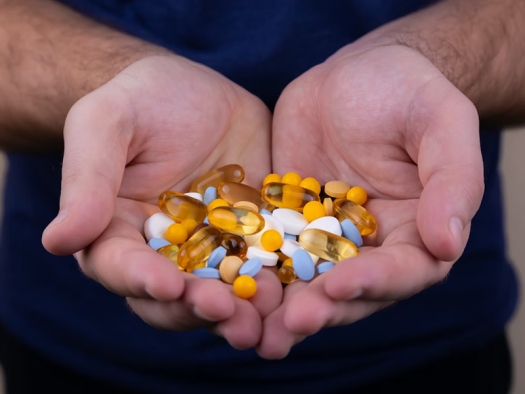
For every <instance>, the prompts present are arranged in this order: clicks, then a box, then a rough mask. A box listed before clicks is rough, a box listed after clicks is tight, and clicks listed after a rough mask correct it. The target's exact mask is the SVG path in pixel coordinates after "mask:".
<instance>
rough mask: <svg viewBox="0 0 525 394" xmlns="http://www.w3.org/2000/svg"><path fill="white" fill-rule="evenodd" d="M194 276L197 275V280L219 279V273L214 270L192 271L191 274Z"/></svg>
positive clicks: (207, 268) (199, 269)
mask: <svg viewBox="0 0 525 394" xmlns="http://www.w3.org/2000/svg"><path fill="white" fill-rule="evenodd" d="M192 273H193V274H194V275H197V276H198V277H199V278H203V279H220V278H221V274H220V273H219V270H218V269H216V268H209V267H205V268H198V269H196V270H193V272H192Z"/></svg>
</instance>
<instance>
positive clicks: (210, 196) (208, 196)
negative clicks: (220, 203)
mask: <svg viewBox="0 0 525 394" xmlns="http://www.w3.org/2000/svg"><path fill="white" fill-rule="evenodd" d="M216 199H217V188H215V187H213V186H209V187H207V188H206V191H205V192H204V196H203V198H202V202H203V203H204V204H206V205H209V204H210V202H212V201H213V200H216Z"/></svg>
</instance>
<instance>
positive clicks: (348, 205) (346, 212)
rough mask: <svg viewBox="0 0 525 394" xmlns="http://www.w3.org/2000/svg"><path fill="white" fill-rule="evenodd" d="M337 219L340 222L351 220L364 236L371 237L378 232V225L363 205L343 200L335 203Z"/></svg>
mask: <svg viewBox="0 0 525 394" xmlns="http://www.w3.org/2000/svg"><path fill="white" fill-rule="evenodd" d="M334 211H335V217H336V218H337V219H338V220H339V221H340V222H342V221H344V220H345V219H348V220H350V221H351V222H352V223H354V224H355V226H356V227H357V229H358V230H359V233H360V234H361V235H362V236H366V235H370V234H372V233H373V232H374V231H376V228H377V223H376V220H375V219H374V217H373V216H372V215H371V214H370V212H368V211H367V210H366V209H365V208H363V207H362V206H361V205H358V204H356V203H355V202H353V201H350V200H347V199H345V198H341V199H338V200H335V201H334Z"/></svg>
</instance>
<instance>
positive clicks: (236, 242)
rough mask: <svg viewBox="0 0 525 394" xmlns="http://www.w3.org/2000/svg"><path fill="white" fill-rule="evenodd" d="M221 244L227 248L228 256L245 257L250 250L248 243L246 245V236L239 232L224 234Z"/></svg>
mask: <svg viewBox="0 0 525 394" xmlns="http://www.w3.org/2000/svg"><path fill="white" fill-rule="evenodd" d="M221 246H222V247H223V248H224V249H226V256H237V257H240V258H243V257H244V256H246V252H247V251H248V245H246V242H245V241H244V238H243V237H241V236H240V235H237V234H231V233H224V234H222V239H221Z"/></svg>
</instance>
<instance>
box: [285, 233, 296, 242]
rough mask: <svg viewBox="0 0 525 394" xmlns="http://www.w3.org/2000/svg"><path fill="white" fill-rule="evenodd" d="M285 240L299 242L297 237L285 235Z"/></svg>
mask: <svg viewBox="0 0 525 394" xmlns="http://www.w3.org/2000/svg"><path fill="white" fill-rule="evenodd" d="M283 238H284V239H291V240H292V241H297V235H293V234H288V233H284V237H283Z"/></svg>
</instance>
